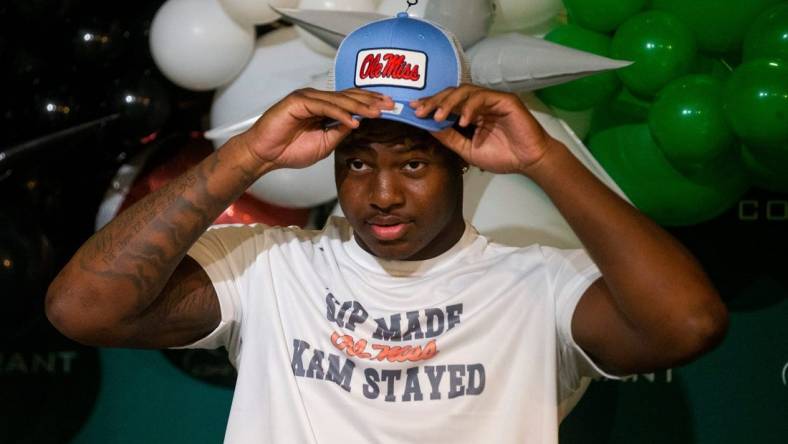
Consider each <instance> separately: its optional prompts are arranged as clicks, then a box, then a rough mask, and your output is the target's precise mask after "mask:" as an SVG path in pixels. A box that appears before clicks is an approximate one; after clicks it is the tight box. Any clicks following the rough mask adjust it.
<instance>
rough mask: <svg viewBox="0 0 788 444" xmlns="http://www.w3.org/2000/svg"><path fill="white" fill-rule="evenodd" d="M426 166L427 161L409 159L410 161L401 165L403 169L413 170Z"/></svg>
mask: <svg viewBox="0 0 788 444" xmlns="http://www.w3.org/2000/svg"><path fill="white" fill-rule="evenodd" d="M426 166H427V162H424V161H421V160H411V161H410V162H408V163H406V164H405V166H404V167H403V168H404V169H405V171H409V172H414V171H419V170H421V169H423V168H424V167H426Z"/></svg>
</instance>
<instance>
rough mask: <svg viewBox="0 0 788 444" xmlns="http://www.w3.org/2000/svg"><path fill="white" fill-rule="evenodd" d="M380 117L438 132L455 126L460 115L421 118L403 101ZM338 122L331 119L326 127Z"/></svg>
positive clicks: (355, 117) (396, 103) (358, 118)
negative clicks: (441, 117) (440, 119)
mask: <svg viewBox="0 0 788 444" xmlns="http://www.w3.org/2000/svg"><path fill="white" fill-rule="evenodd" d="M353 118H354V119H356V120H362V119H364V117H363V116H358V115H353ZM380 118H381V119H385V120H393V121H395V122H401V123H405V124H408V125H411V126H415V127H416V128H419V129H423V130H425V131H430V132H437V131H441V130H444V129H446V128H449V127H451V126H454V124H455V123H457V120H459V116H457V115H455V114H450V115H449V117H447V118H446V120H444V121H442V122H437V121H436V120H435V119H433V118H432V117H429V118H421V117H418V116H417V115H416V114H415V112H414V110H413V108H411V107H410V105H409V104H408V103H403V102H394V110H393V111H383V112H382V113H381V114H380ZM338 124H339V122H337V121H331V122H330V123H328V124H327V125H326V127H332V126H336V125H338Z"/></svg>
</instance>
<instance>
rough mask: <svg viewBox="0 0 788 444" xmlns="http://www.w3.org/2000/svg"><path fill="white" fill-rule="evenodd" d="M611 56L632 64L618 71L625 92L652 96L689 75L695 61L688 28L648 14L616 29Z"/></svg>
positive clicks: (661, 14) (667, 17) (667, 16)
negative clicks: (625, 89)
mask: <svg viewBox="0 0 788 444" xmlns="http://www.w3.org/2000/svg"><path fill="white" fill-rule="evenodd" d="M610 54H611V56H612V57H613V58H616V59H621V60H631V61H634V62H635V63H634V64H632V65H630V66H628V67H626V68H623V69H620V70H618V75H619V77H620V78H621V80H622V81H623V82H624V85H626V86H627V88H629V89H630V90H631V91H632V92H633V93H635V94H640V95H643V96H653V95H654V94H656V93H657V92H658V91H659V90H660V89H662V88H663V87H664V86H665V85H667V83H668V82H670V81H671V80H673V79H675V78H676V77H679V76H681V75H683V74H686V73H687V72H688V71H689V69H690V67H691V66H692V60H693V59H694V58H695V40H694V38H693V37H692V32H690V30H689V28H687V26H686V25H684V24H683V23H682V22H681V21H680V20H678V19H676V18H675V17H673V16H672V15H670V14H667V13H664V12H660V11H648V12H644V13H641V14H638V15H636V16H634V17H632V18H630V19H629V20H627V21H626V22H624V24H623V25H621V27H620V28H618V31H617V32H616V35H615V36H614V37H613V44H612V46H611V48H610Z"/></svg>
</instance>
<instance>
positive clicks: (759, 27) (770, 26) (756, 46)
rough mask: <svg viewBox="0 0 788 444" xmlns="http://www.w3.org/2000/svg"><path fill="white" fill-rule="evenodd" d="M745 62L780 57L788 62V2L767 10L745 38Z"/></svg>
mask: <svg viewBox="0 0 788 444" xmlns="http://www.w3.org/2000/svg"><path fill="white" fill-rule="evenodd" d="M743 46H744V60H745V61H747V60H753V59H757V58H760V57H769V58H771V57H779V58H782V59H783V60H788V2H784V3H780V4H779V5H776V6H774V7H773V8H770V9H767V10H766V11H764V12H763V13H762V14H761V15H759V16H758V18H757V19H755V22H753V24H752V25H751V26H750V30H749V31H748V32H747V35H746V36H745V37H744V45H743Z"/></svg>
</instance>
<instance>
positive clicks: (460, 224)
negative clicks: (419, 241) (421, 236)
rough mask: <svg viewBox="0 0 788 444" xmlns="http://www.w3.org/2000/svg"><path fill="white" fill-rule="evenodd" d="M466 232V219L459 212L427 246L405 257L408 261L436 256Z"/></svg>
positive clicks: (446, 249)
mask: <svg viewBox="0 0 788 444" xmlns="http://www.w3.org/2000/svg"><path fill="white" fill-rule="evenodd" d="M464 232H465V220H463V218H462V213H460V214H458V215H457V216H455V217H454V218H452V220H451V221H450V222H449V224H448V225H446V228H444V230H443V231H442V232H441V234H440V235H439V236H436V237H435V239H433V240H432V242H430V243H429V244H427V246H426V247H424V248H422V249H421V250H420V251H419V252H417V253H416V254H414V255H413V256H411V257H409V258H407V259H405V260H408V261H424V260H427V259H432V258H434V257H436V256H440V255H441V254H443V253H445V252H446V251H448V250H449V249H450V248H451V247H453V246H454V245H455V244H457V242H459V241H460V238H462V235H463V233H464Z"/></svg>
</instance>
